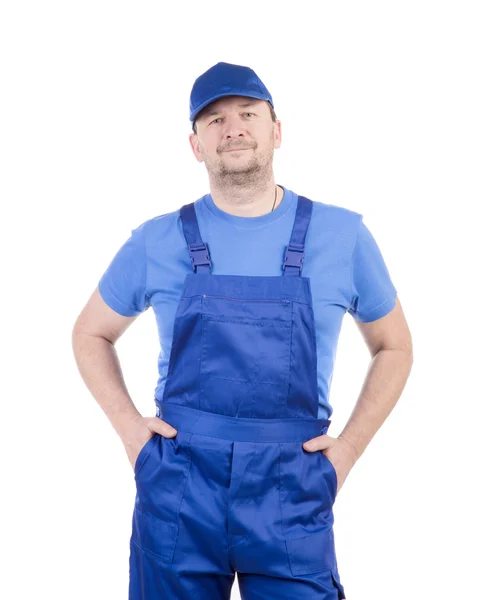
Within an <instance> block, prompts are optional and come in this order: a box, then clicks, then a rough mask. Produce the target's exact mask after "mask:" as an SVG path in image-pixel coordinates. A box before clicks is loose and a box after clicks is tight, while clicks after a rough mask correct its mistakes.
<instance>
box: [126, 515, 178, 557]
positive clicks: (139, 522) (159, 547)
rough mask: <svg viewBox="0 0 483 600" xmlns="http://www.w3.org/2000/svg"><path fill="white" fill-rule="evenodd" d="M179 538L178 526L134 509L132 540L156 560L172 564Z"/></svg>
mask: <svg viewBox="0 0 483 600" xmlns="http://www.w3.org/2000/svg"><path fill="white" fill-rule="evenodd" d="M177 538H178V525H175V524H173V523H169V522H168V521H163V520H161V519H158V518H157V517H155V516H154V515H151V514H150V513H148V512H145V511H143V510H141V509H139V508H138V507H135V508H134V517H133V531H132V540H133V541H134V542H135V543H136V544H137V545H138V546H140V547H141V548H142V549H143V550H145V551H147V552H148V553H150V554H152V555H153V556H154V558H157V559H160V560H163V561H166V562H172V561H173V555H174V549H175V547H176V540H177Z"/></svg>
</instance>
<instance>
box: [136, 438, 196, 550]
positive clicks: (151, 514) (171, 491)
mask: <svg viewBox="0 0 483 600" xmlns="http://www.w3.org/2000/svg"><path fill="white" fill-rule="evenodd" d="M192 435H193V434H192V433H190V432H185V431H179V430H178V433H177V434H176V435H175V436H174V437H172V438H168V437H164V436H162V435H156V436H153V438H151V439H150V440H148V442H147V444H148V445H146V446H144V447H143V449H142V450H141V452H143V454H144V456H145V457H146V458H147V457H149V458H148V460H144V463H139V470H138V471H137V474H136V500H135V517H136V518H137V521H136V519H134V520H133V537H134V539H135V541H136V543H137V544H138V545H139V546H141V547H142V548H146V549H147V550H151V551H153V552H155V550H153V548H155V544H154V541H153V540H154V538H155V532H158V534H163V538H164V539H165V540H166V541H167V542H169V543H168V550H169V551H168V552H167V553H166V554H165V556H167V555H169V554H170V552H171V550H170V549H171V545H170V544H171V539H172V538H173V537H174V538H176V537H177V531H178V527H179V513H180V508H181V503H182V501H183V497H184V492H185V488H186V483H187V480H188V477H189V474H190V467H191V437H192ZM141 460H143V458H142V457H141ZM146 515H148V516H146ZM136 523H137V525H136ZM156 535H157V534H156ZM160 543H161V542H160ZM164 544H165V543H164V542H163V547H165V545H164ZM155 553H156V552H155ZM158 554H160V553H159V552H158Z"/></svg>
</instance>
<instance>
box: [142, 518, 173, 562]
mask: <svg viewBox="0 0 483 600" xmlns="http://www.w3.org/2000/svg"><path fill="white" fill-rule="evenodd" d="M135 511H136V512H137V514H138V523H140V524H141V526H140V527H138V533H139V535H140V536H141V535H142V534H143V532H144V529H146V528H147V527H148V526H149V523H150V522H151V523H154V524H156V523H157V524H159V527H162V526H167V527H168V528H169V529H170V530H171V532H172V534H173V535H172V537H171V538H170V542H169V544H170V545H169V546H167V548H166V554H159V553H158V552H155V551H154V550H152V549H151V548H149V547H148V546H146V545H145V543H142V542H141V540H137V539H136V537H135V536H131V540H132V542H133V543H134V544H136V545H137V546H138V547H139V548H141V550H143V552H146V553H147V554H149V555H151V556H152V557H153V558H155V559H157V560H161V561H163V562H173V558H174V551H175V549H176V544H177V541H178V535H179V526H178V525H175V524H174V523H170V522H169V521H166V520H165V519H159V518H158V517H156V516H154V515H152V514H151V513H148V512H145V511H143V510H141V509H139V508H137V507H136V508H135ZM154 533H156V532H154ZM144 537H146V536H144ZM160 538H161V539H162V540H163V541H165V539H166V536H160Z"/></svg>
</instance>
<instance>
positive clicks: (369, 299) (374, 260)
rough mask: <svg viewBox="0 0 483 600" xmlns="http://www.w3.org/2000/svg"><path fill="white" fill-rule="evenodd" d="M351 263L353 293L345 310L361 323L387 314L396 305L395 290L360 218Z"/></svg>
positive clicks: (377, 250)
mask: <svg viewBox="0 0 483 600" xmlns="http://www.w3.org/2000/svg"><path fill="white" fill-rule="evenodd" d="M351 266H352V294H353V295H352V303H351V306H350V307H349V309H348V312H349V313H350V314H351V315H352V316H353V317H354V318H355V319H356V320H357V321H359V322H361V323H367V322H369V321H375V320H376V319H380V318H381V317H383V316H384V315H386V314H387V313H389V312H390V311H391V310H392V309H393V308H394V306H395V304H396V295H397V291H396V288H395V287H394V285H393V282H392V280H391V276H390V274H389V271H388V268H387V266H386V264H385V262H384V259H383V257H382V253H381V251H380V249H379V246H378V245H377V243H376V240H375V239H374V237H373V235H372V234H371V232H370V231H369V229H368V228H367V226H366V225H365V223H364V221H363V220H362V218H361V219H360V222H359V229H358V232H357V238H356V242H355V246H354V251H353V254H352V265H351Z"/></svg>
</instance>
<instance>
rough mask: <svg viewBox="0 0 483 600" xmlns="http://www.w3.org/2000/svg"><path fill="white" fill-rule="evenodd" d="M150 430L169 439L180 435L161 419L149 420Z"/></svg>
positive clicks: (153, 418)
mask: <svg viewBox="0 0 483 600" xmlns="http://www.w3.org/2000/svg"><path fill="white" fill-rule="evenodd" d="M149 429H151V431H154V432H156V433H159V434H160V435H162V436H163V437H167V438H172V437H174V436H175V435H176V434H177V433H178V430H177V429H175V428H174V427H172V426H171V425H170V424H169V423H168V422H167V421H163V419H160V418H159V417H151V419H150V420H149Z"/></svg>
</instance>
